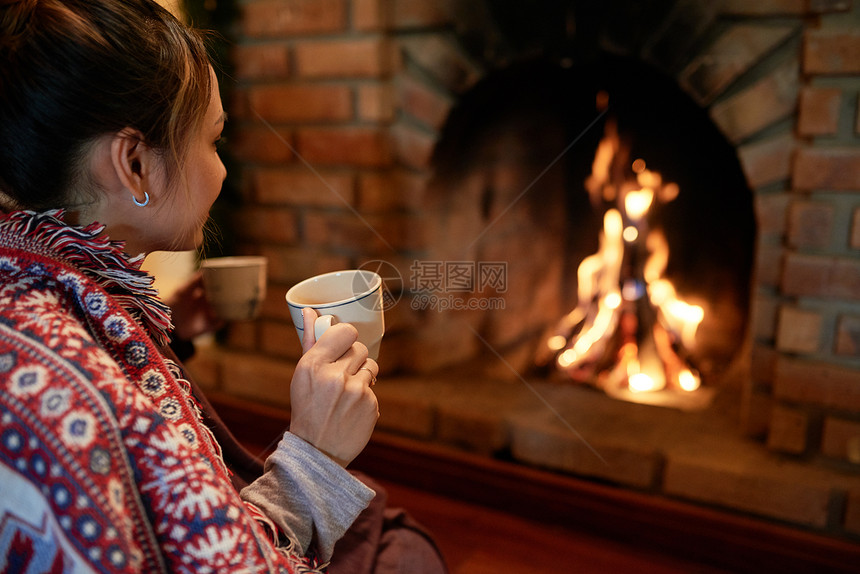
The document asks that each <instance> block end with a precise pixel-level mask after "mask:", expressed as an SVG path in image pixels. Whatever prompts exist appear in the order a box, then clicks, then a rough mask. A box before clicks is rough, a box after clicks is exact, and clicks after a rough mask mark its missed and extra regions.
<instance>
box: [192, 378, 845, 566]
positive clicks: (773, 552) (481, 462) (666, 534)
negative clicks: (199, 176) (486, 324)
mask: <svg viewBox="0 0 860 574" xmlns="http://www.w3.org/2000/svg"><path fill="white" fill-rule="evenodd" d="M209 399H210V401H211V402H212V404H213V406H214V407H215V408H216V410H217V411H218V413H219V415H220V416H221V418H222V419H223V420H224V422H225V423H226V424H227V425H228V426H229V427H230V428H231V430H233V432H234V434H235V435H236V437H237V438H238V439H239V440H240V441H242V442H243V443H244V444H246V445H248V446H249V447H251V449H252V450H256V452H257V453H260V454H265V453H266V452H267V451H268V450H269V449H271V448H272V447H273V445H274V443H275V441H276V440H277V438H278V437H279V436H280V435H281V433H282V432H283V431H284V429H286V428H287V426H288V424H289V417H288V413H287V412H286V411H284V410H283V409H275V408H269V407H265V406H263V405H260V404H258V403H254V402H250V401H245V400H241V399H237V398H235V397H232V396H226V395H221V394H214V395H210V396H209ZM352 468H354V469H356V470H360V471H362V472H366V473H367V474H369V475H370V476H373V477H376V478H379V479H381V480H386V481H390V482H394V483H398V484H402V485H404V486H409V487H412V488H417V489H420V490H423V491H427V492H430V493H433V494H437V495H442V496H447V497H450V498H453V499H457V500H464V501H468V502H470V503H473V504H480V505H484V506H487V507H490V508H493V509H497V510H501V511H504V512H509V513H512V514H515V515H519V516H522V517H525V518H530V519H535V520H540V521H542V522H545V523H552V524H558V525H561V526H564V527H566V528H569V529H572V530H580V531H584V532H588V533H590V534H592V535H599V536H604V537H607V538H610V539H612V540H615V541H618V542H622V543H625V544H629V545H631V546H642V547H648V548H650V549H652V550H655V549H656V550H659V551H662V552H665V553H667V554H671V555H674V556H676V557H679V558H685V559H689V560H695V561H698V562H702V563H705V564H710V565H713V566H718V567H723V568H727V569H730V570H732V571H735V572H756V573H759V572H781V573H789V572H816V573H818V572H857V571H858V568H860V566H858V565H860V542H857V543H853V542H852V541H846V540H842V539H836V538H831V537H828V536H824V535H821V534H818V533H815V532H810V531H805V530H801V529H798V528H794V527H789V526H785V525H782V524H778V523H775V522H773V521H767V520H762V519H758V518H755V517H751V516H747V515H740V514H736V513H730V512H726V511H723V510H718V509H715V508H709V507H704V506H699V505H694V504H690V503H688V502H683V501H679V500H673V499H670V498H667V497H665V496H660V495H655V494H649V493H646V492H639V491H634V490H630V489H625V488H620V487H617V486H611V485H607V484H600V483H596V482H592V481H587V480H583V479H580V478H576V477H572V476H568V475H563V474H558V473H553V472H548V471H544V470H540V469H536V468H531V467H527V466H523V465H521V464H515V463H511V462H506V461H502V460H496V459H491V458H488V457H485V456H479V455H474V454H470V453H466V452H462V451H457V450H455V449H453V448H450V447H446V446H441V445H436V444H429V443H426V442H423V441H418V440H414V439H409V438H404V437H399V436H393V435H390V434H385V433H379V432H377V433H375V434H374V437H373V438H372V439H371V442H370V444H369V445H368V446H367V448H366V449H365V451H364V452H363V453H362V454H361V455H360V456H359V457H358V458H357V459H356V460H355V461H354V462H353V464H352Z"/></svg>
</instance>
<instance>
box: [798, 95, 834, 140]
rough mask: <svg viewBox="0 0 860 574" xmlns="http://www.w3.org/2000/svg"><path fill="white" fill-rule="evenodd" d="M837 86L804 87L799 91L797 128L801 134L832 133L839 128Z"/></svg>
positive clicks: (817, 134)
mask: <svg viewBox="0 0 860 574" xmlns="http://www.w3.org/2000/svg"><path fill="white" fill-rule="evenodd" d="M841 100H842V90H840V89H839V88H811V87H807V88H804V89H803V90H802V91H801V92H800V111H799V115H798V119H797V130H798V132H799V133H800V134H801V135H807V136H821V135H834V134H836V132H837V131H838V129H839V106H840V103H841Z"/></svg>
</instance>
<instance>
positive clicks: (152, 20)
mask: <svg viewBox="0 0 860 574" xmlns="http://www.w3.org/2000/svg"><path fill="white" fill-rule="evenodd" d="M210 82H211V78H210V75H209V58H208V55H207V53H206V47H205V44H204V42H203V39H202V37H201V35H200V34H199V33H198V32H196V31H194V30H191V29H189V28H188V27H186V26H185V25H184V24H182V23H181V22H179V21H178V20H177V19H176V18H175V17H174V16H173V15H172V14H170V12H168V11H167V10H165V9H164V8H162V7H161V6H159V5H158V4H157V3H155V2H153V1H152V0H98V1H94V0H0V191H2V193H3V194H4V195H6V196H7V197H8V198H9V199H11V200H12V201H13V202H14V203H16V204H17V205H16V207H20V208H27V209H34V210H42V209H49V208H57V207H69V206H71V205H74V204H75V203H76V202H79V201H81V195H82V194H85V193H87V192H88V191H89V190H88V189H86V187H87V185H86V184H87V183H88V182H87V178H88V175H87V173H86V171H85V167H86V166H85V165H83V164H84V161H83V158H84V157H85V154H86V151H87V149H88V146H89V145H90V144H91V143H92V142H93V141H94V140H95V138H97V137H99V136H102V135H105V134H109V133H116V132H118V131H120V130H122V129H123V128H126V127H131V128H134V129H136V130H139V131H140V132H141V133H142V134H143V140H144V143H145V144H146V145H147V146H149V147H151V148H153V149H155V150H158V151H160V152H163V153H164V157H165V159H166V160H167V161H166V164H167V166H168V175H169V176H170V177H175V176H176V175H177V173H178V171H179V168H180V167H181V166H182V163H183V161H184V157H185V150H186V149H187V145H185V144H186V143H187V140H188V138H189V137H190V134H191V133H192V130H193V129H194V128H195V127H197V126H198V125H199V124H200V122H201V121H202V119H203V116H204V114H205V112H206V108H207V106H208V104H209V98H210V88H211V86H210ZM7 207H8V206H7Z"/></svg>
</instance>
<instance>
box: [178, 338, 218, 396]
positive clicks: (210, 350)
mask: <svg viewBox="0 0 860 574" xmlns="http://www.w3.org/2000/svg"><path fill="white" fill-rule="evenodd" d="M196 347H197V348H196V351H195V353H194V355H193V356H192V357H191V358H190V359H187V360H185V361H183V367H185V368H186V369H187V370H188V372H190V373H191V376H192V377H193V378H194V382H195V383H197V384H198V385H200V388H202V389H203V390H204V391H215V390H220V388H219V387H220V385H221V362H220V361H219V360H218V355H219V351H218V349H217V347H216V346H215V345H214V344H212V343H208V342H207V343H205V344H199V343H198V344H197V345H196Z"/></svg>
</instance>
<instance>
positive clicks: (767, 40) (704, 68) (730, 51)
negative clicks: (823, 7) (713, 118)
mask: <svg viewBox="0 0 860 574" xmlns="http://www.w3.org/2000/svg"><path fill="white" fill-rule="evenodd" d="M793 31H794V26H773V25H767V26H761V25H755V24H747V23H740V24H735V25H732V26H730V27H729V28H728V29H726V31H725V32H723V33H722V34H721V35H720V37H719V38H717V39H716V41H715V42H714V43H713V44H711V45H710V46H709V47H708V48H706V49H705V50H704V51H703V52H700V53H699V54H698V55H696V56H695V58H694V59H693V61H692V62H691V63H690V64H689V65H688V66H687V67H686V68H684V70H683V71H682V72H681V74H680V76H679V78H678V80H679V82H680V84H681V85H682V86H684V87H685V88H686V89H687V91H688V92H690V93H691V94H692V95H693V96H694V97H695V98H696V100H698V102H699V104H701V105H702V106H707V105H709V104H710V103H711V102H712V101H713V100H714V99H715V98H717V97H718V96H719V95H720V94H722V93H723V92H724V90H725V89H726V88H727V87H728V86H729V85H730V84H731V83H732V82H733V81H735V80H736V79H737V78H739V77H740V76H742V75H743V74H745V73H746V72H747V71H748V70H749V69H750V68H752V67H753V66H754V65H756V64H757V63H758V62H760V61H761V60H762V59H763V58H764V57H765V56H766V55H767V54H768V53H769V52H770V51H771V50H773V49H774V48H775V47H776V46H777V45H779V44H780V43H782V42H783V41H784V40H785V39H786V38H787V37H788V36H789V35H791V34H792V33H793Z"/></svg>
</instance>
